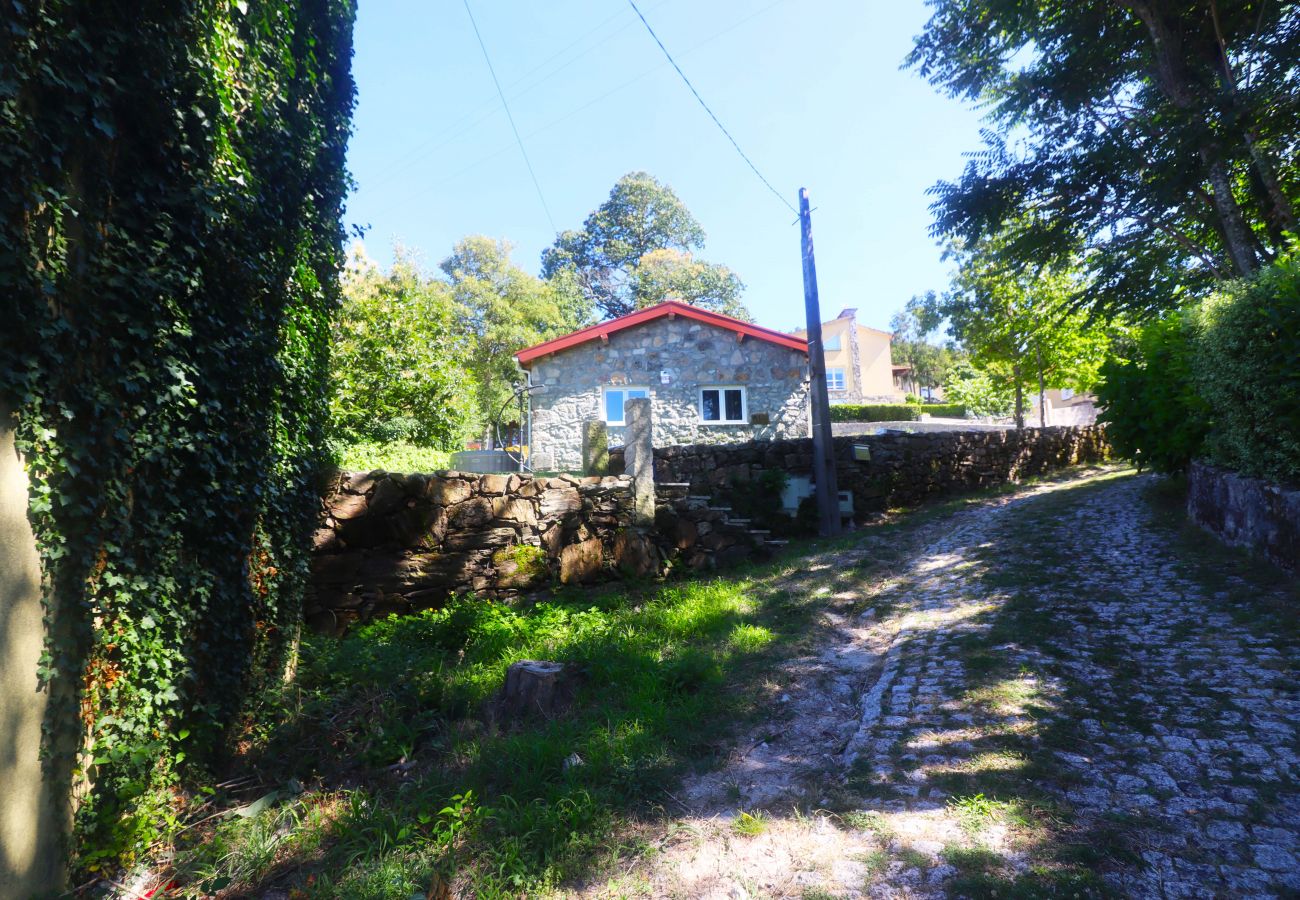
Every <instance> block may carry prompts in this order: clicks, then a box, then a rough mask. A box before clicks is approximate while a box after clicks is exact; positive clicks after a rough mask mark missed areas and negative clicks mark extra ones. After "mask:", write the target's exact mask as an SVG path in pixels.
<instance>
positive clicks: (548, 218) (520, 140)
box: [463, 0, 757, 232]
mask: <svg viewBox="0 0 1300 900" xmlns="http://www.w3.org/2000/svg"><path fill="white" fill-rule="evenodd" d="M463 2H464V4H465V12H467V13H468V14H469V23H470V24H471V25H473V26H474V37H476V38H478V46H479V49H480V50H482V51H483V59H484V60H485V61H486V62H487V67H488V71H489V72H491V73H492V83H493V84H495V85H496V86H497V96H499V97H500V98H501V106H502V107H504V108H505V111H506V118H507V119H509V120H510V130H511V131H513V132H514V133H515V143H517V144H518V145H519V153H520V154H521V155H522V156H523V158H524V165H525V166H527V167H528V174H529V175H530V176H532V179H533V187H535V188H537V199H538V200H541V201H542V209H543V210H545V211H546V221H548V222H550V223H551V231H554V232H558V231H559V229H558V228H556V227H555V219H553V218H552V217H551V208H550V207H549V206H547V205H546V195H545V194H543V193H542V184H541V182H539V181H538V180H537V173H536V172H534V171H533V163H532V161H531V160H530V159H529V158H528V151H527V150H525V149H524V139H523V138H521V137H520V136H519V129H518V128H517V127H516V126H515V117H514V116H512V115H511V114H510V104H509V103H507V102H506V92H505V91H503V90H501V82H500V81H499V80H498V79H497V70H496V69H494V68H493V67H492V57H490V56H488V51H487V45H486V44H484V43H483V35H482V34H480V33H479V30H478V22H476V21H474V11H473V10H472V9H470V8H469V0H463ZM635 8H636V7H633V9H635ZM637 15H640V12H639V11H638V13H637ZM755 171H757V170H755Z"/></svg>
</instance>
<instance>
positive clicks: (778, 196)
mask: <svg viewBox="0 0 1300 900" xmlns="http://www.w3.org/2000/svg"><path fill="white" fill-rule="evenodd" d="M466 2H468V0H466ZM627 2H628V4H629V5H630V6H631V7H632V11H633V12H635V13H636V15H637V18H639V19H640V20H641V24H642V25H644V26H645V29H646V31H648V32H650V37H652V38H654V41H655V43H656V44H658V45H659V49H660V50H662V51H663V52H664V56H666V57H668V61H669V62H670V63H672V65H673V68H674V69H676V70H677V74H678V75H680V76H681V77H682V81H683V82H685V84H686V86H687V87H688V88H690V90H691V93H692V94H694V95H695V99H696V100H698V101H699V102H700V106H702V107H704V111H705V112H706V113H708V114H709V118H710V119H712V120H713V124H714V125H717V126H718V130H719V131H721V132H722V133H723V134H724V135H726V137H727V140H729V141H731V146H733V147H735V148H736V152H737V153H739V154H740V158H741V159H743V160H744V161H745V163H746V165H748V166H749V167H750V168H751V169H753V170H754V174H755V175H757V176H758V180H759V181H761V182H763V184H764V185H766V187H767V189H768V190H769V191H771V192H772V196H774V197H776V199H778V200H780V201H781V202H782V203H784V204H785V205H786V208H787V209H789V210H790V212H792V213H794V214H795V215H796V216H797V215H799V210H797V209H795V208H794V204H793V203H791V202H790V201H789V200H787V199H785V196H784V195H783V194H782V193H781V192H780V191H778V190H777V189H776V188H774V187H772V182H770V181H768V180H767V178H765V177H764V176H763V173H762V172H760V171H759V170H758V166H756V165H754V161H753V160H752V159H750V158H749V157H748V156H747V155H746V154H745V151H744V150H742V149H740V144H738V143H737V142H736V139H735V138H734V137H732V136H731V132H730V131H728V130H727V129H726V126H724V125H723V124H722V122H721V121H720V120H719V119H718V117H717V116H716V115H714V113H713V110H711V109H709V104H707V103H705V102H704V98H703V97H701V96H700V92H699V91H697V90H696V89H695V85H693V84H691V80H690V79H689V78H687V77H686V73H685V72H683V71H682V67H681V66H679V65H677V60H675V59H673V55H672V54H671V53H669V52H668V48H667V47H665V46H664V42H663V41H661V40H659V35H657V34H655V30H654V29H653V28H651V27H650V23H649V22H647V21H646V17H645V16H643V15H642V14H641V10H640V9H639V8H638V7H637V5H636V0H627Z"/></svg>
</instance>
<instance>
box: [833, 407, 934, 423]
mask: <svg viewBox="0 0 1300 900" xmlns="http://www.w3.org/2000/svg"><path fill="white" fill-rule="evenodd" d="M920 417H921V414H920V412H919V407H916V406H912V405H909V404H907V403H868V404H861V405H855V404H844V405H842V406H832V407H831V421H832V422H915V421H916V420H917V419H919V418H920Z"/></svg>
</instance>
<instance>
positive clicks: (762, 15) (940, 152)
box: [348, 0, 979, 329]
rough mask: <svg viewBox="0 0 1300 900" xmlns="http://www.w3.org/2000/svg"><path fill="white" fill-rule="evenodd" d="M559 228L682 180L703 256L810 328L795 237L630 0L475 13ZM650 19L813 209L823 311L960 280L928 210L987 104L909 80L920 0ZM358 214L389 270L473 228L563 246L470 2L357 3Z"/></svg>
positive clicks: (755, 299)
mask: <svg viewBox="0 0 1300 900" xmlns="http://www.w3.org/2000/svg"><path fill="white" fill-rule="evenodd" d="M471 5H472V7H473V9H474V14H475V17H476V18H477V20H478V24H479V28H480V29H481V31H482V33H483V39H484V41H485V42H486V43H487V47H488V51H489V53H491V55H492V62H493V65H494V66H495V67H496V71H497V75H498V77H499V78H500V79H501V82H502V85H503V87H504V88H505V91H506V96H507V98H508V100H509V101H510V105H511V111H512V112H513V114H514V118H515V121H516V123H517V124H518V126H519V131H520V133H521V135H522V136H523V139H524V144H525V146H526V147H527V149H528V153H529V156H530V158H531V159H532V163H533V167H534V169H535V170H536V172H537V177H538V180H539V181H540V183H541V186H542V190H543V192H544V194H545V197H546V202H547V204H548V205H549V207H550V211H551V214H552V216H553V217H554V221H555V226H556V228H558V229H565V228H577V227H579V226H580V225H581V223H582V220H583V219H584V218H585V217H586V215H587V214H588V213H589V212H590V211H591V210H593V209H594V208H595V207H596V206H597V205H599V204H600V203H601V202H602V201H603V200H604V199H605V197H606V196H607V195H608V193H609V190H610V188H611V187H612V186H613V184H614V182H615V181H616V180H617V179H618V178H619V176H621V175H623V174H624V173H626V172H630V171H634V170H637V169H643V170H645V171H648V172H650V173H651V174H653V175H655V176H656V177H657V178H659V179H660V180H661V181H664V182H666V183H668V184H669V185H671V186H672V187H673V189H674V190H675V191H677V193H678V194H679V195H680V196H681V198H682V199H683V200H684V201H685V203H686V205H687V206H688V207H689V208H690V209H691V211H692V212H693V213H694V214H695V216H696V218H697V219H699V221H700V223H701V224H702V225H703V227H704V229H705V231H706V232H707V233H708V243H707V244H706V246H705V248H704V250H703V252H702V253H701V254H700V255H701V257H703V258H706V259H710V260H713V261H716V262H721V263H725V264H727V265H729V266H731V267H732V268H733V269H735V270H736V271H737V272H738V273H739V274H740V276H741V277H742V278H743V279H744V281H745V283H746V285H747V290H746V292H745V302H746V303H747V304H748V306H749V308H750V309H751V310H752V311H753V313H754V315H755V317H756V318H757V320H758V321H759V322H760V323H761V324H764V325H768V326H771V327H776V328H783V329H788V328H794V327H797V326H801V325H802V324H803V288H802V280H801V273H800V267H799V235H798V229H797V228H795V227H794V226H793V225H792V224H791V223H792V219H793V216H792V215H791V213H790V211H789V210H788V209H786V208H785V206H783V205H782V204H781V203H780V202H779V201H778V200H777V198H776V197H774V196H772V194H771V193H769V192H768V191H767V189H766V188H765V187H763V185H762V184H761V183H760V182H759V181H758V179H757V178H755V177H754V175H753V173H752V172H750V171H749V169H748V168H747V167H746V166H745V164H744V162H743V161H742V160H741V159H740V158H739V157H738V156H737V155H736V153H735V151H734V150H733V149H732V147H731V145H730V144H729V143H728V142H727V140H726V138H725V137H724V136H723V135H722V134H721V133H720V132H719V131H718V130H717V129H716V127H715V126H714V125H713V123H712V122H711V121H710V120H709V119H708V117H707V115H706V114H705V112H704V111H703V110H702V109H700V108H699V106H698V105H697V104H696V102H695V99H694V98H693V97H692V96H691V94H690V92H689V91H688V90H687V88H686V86H685V85H683V84H682V83H681V81H680V80H679V79H678V77H677V74H676V73H675V72H674V71H673V70H672V68H671V67H670V66H669V65H668V63H667V61H666V60H665V59H664V58H663V56H662V54H661V52H660V51H659V48H658V47H657V46H655V44H654V42H653V41H652V40H651V38H650V36H649V35H648V34H647V33H646V31H645V29H644V27H643V26H642V25H641V23H640V21H639V20H637V19H636V17H635V14H634V13H633V12H632V10H631V8H630V7H629V6H628V4H627V3H626V0H547V2H542V3H539V2H532V3H527V2H522V0H471ZM639 5H640V6H641V9H642V11H643V12H644V13H645V15H646V18H647V19H649V21H650V23H651V24H652V25H653V26H654V28H655V30H656V31H657V32H658V34H659V37H660V38H661V39H662V40H663V41H664V43H665V44H666V45H667V46H668V49H669V50H670V51H672V53H673V54H674V56H675V57H676V58H677V61H678V63H679V64H680V65H681V66H682V68H683V69H684V70H685V72H686V74H687V75H688V76H689V77H690V78H691V80H692V81H693V82H694V83H695V86H696V87H697V88H698V89H699V90H700V92H701V94H703V96H704V98H705V100H706V101H707V102H708V103H709V105H710V106H711V107H712V108H713V110H714V112H715V113H717V115H718V116H719V118H721V120H722V122H723V123H724V124H725V125H726V126H727V128H728V129H729V130H730V131H731V133H732V134H733V135H735V137H736V138H737V140H738V141H739V142H740V144H741V146H742V147H744V148H745V151H746V152H747V153H748V154H749V156H750V157H751V158H752V159H753V160H754V161H755V162H756V163H757V164H758V166H759V168H760V169H762V170H763V172H764V174H765V175H766V176H767V177H768V179H769V180H771V181H772V183H773V184H775V185H776V187H777V188H778V189H779V190H781V191H782V192H783V193H784V194H785V195H786V196H787V197H788V199H790V200H791V202H794V199H795V197H796V193H797V191H798V189H799V188H800V187H807V188H808V190H809V192H810V195H811V197H812V201H813V206H814V213H813V234H814V237H815V240H816V247H817V267H818V275H819V287H820V292H821V301H822V311H823V316H824V318H829V317H831V316H834V315H835V314H836V313H838V312H839V310H840V309H841V308H842V307H845V306H856V307H857V308H858V310H859V316H860V318H861V319H862V321H863V322H864V323H865V324H869V325H874V326H876V327H881V328H884V327H887V326H888V323H889V318H890V316H891V315H892V314H893V313H894V312H895V311H896V310H898V309H899V308H901V307H902V306H903V304H905V303H906V302H907V300H908V298H909V297H911V296H912V295H913V294H915V293H920V292H923V291H925V290H928V289H938V288H942V287H943V286H944V285H945V284H946V283H947V266H946V264H944V263H942V262H941V261H940V259H939V249H938V248H937V247H936V245H935V243H934V241H933V240H932V239H931V238H930V237H929V235H928V234H927V228H928V226H929V224H930V214H929V211H928V208H927V207H928V205H929V202H930V201H929V198H928V197H927V196H926V194H925V191H926V189H927V188H928V187H930V186H931V185H932V184H933V183H934V182H935V181H936V180H938V179H940V178H951V177H954V176H956V175H957V174H958V173H959V172H960V171H961V168H962V165H963V159H962V153H963V152H965V151H968V150H972V149H975V148H976V147H977V145H978V127H979V114H978V111H976V110H973V109H970V108H969V107H966V106H964V105H962V104H960V103H957V102H956V101H952V100H949V99H947V98H945V97H942V96H940V95H939V94H938V93H936V92H935V91H934V89H933V88H931V87H930V86H929V85H928V84H927V83H926V82H924V81H922V80H921V79H920V78H919V77H918V76H917V75H916V74H915V73H913V72H911V71H902V70H900V69H899V64H900V63H901V61H902V59H903V57H904V55H905V54H906V53H907V52H908V50H909V48H910V47H911V40H912V37H913V36H914V35H915V34H916V33H917V32H918V31H919V30H920V29H921V26H922V24H923V23H924V21H925V19H926V9H925V7H924V5H923V3H922V2H921V0H893V2H884V0H876V2H862V0H858V2H847V0H844V2H817V0H775V2H774V0H725V2H701V0H639ZM354 66H355V68H354V71H355V74H356V79H357V86H358V92H359V98H358V106H357V111H356V133H355V135H354V137H353V139H352V144H351V149H350V152H349V163H350V167H351V170H352V173H353V175H354V177H355V178H356V180H357V182H358V186H357V190H356V192H355V194H354V195H353V197H352V198H351V200H350V202H349V205H348V220H349V221H350V222H352V223H355V224H360V225H363V226H368V229H369V230H368V232H367V235H366V238H365V243H366V248H367V251H368V252H369V253H370V255H371V256H372V257H374V258H375V259H376V260H378V261H379V262H380V263H382V264H387V263H388V262H389V261H390V260H391V258H392V248H393V246H394V245H395V244H398V243H400V244H402V245H404V246H406V247H407V248H409V249H411V250H413V251H415V252H416V253H417V254H418V256H419V257H420V258H421V259H422V260H423V262H425V263H426V264H427V265H429V266H434V265H436V264H437V263H438V261H439V260H441V259H442V258H443V257H445V256H446V255H447V254H448V252H449V251H450V249H451V247H452V245H453V244H454V243H455V242H456V241H457V240H458V239H459V238H461V237H463V236H465V235H468V234H486V235H490V236H492V237H500V238H506V239H508V240H510V241H511V242H512V243H514V245H515V253H514V258H515V260H516V261H517V262H518V263H519V264H520V265H522V266H523V267H524V268H526V269H528V270H529V271H533V272H536V271H537V270H538V269H539V267H540V254H541V251H542V248H544V247H545V246H547V245H548V244H550V242H551V241H552V239H553V238H554V231H553V230H552V228H551V226H550V224H549V223H548V222H547V217H546V213H545V211H544V210H543V208H542V204H541V202H540V201H539V200H538V197H537V192H536V190H535V189H534V187H533V184H532V182H531V180H530V179H529V176H528V171H527V169H526V168H525V166H524V162H523V159H522V158H521V156H520V153H519V149H518V147H517V146H516V145H515V141H514V137H513V135H512V134H511V132H510V125H509V123H508V121H507V119H506V116H505V113H504V112H503V111H502V109H501V103H500V101H499V100H498V98H497V95H496V91H495V88H494V87H493V85H492V79H491V75H490V74H489V72H488V69H487V66H486V64H485V63H484V61H483V57H482V53H481V51H480V50H479V47H478V44H477V42H476V41H475V39H474V33H473V30H472V28H471V25H470V22H469V18H468V17H467V15H466V13H465V9H464V7H463V5H462V4H461V3H460V2H458V0H435V2H409V0H408V2H395V0H361V2H360V5H359V14H358V18H357V28H356V58H355V63H354Z"/></svg>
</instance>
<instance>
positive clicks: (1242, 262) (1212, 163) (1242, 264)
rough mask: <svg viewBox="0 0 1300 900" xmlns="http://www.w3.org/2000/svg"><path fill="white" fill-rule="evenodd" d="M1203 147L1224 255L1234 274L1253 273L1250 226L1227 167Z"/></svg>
mask: <svg viewBox="0 0 1300 900" xmlns="http://www.w3.org/2000/svg"><path fill="white" fill-rule="evenodd" d="M1211 152H1212V151H1210V150H1209V149H1207V148H1203V149H1202V150H1201V159H1202V161H1204V163H1205V170H1206V172H1207V174H1208V177H1209V180H1210V188H1211V192H1210V195H1211V196H1212V197H1213V198H1214V209H1215V211H1216V212H1217V213H1218V214H1219V222H1220V224H1221V225H1222V226H1223V228H1222V233H1223V240H1224V243H1226V244H1227V245H1228V256H1229V257H1230V258H1231V259H1232V264H1233V266H1235V267H1236V269H1237V274H1238V275H1243V276H1244V275H1253V274H1254V273H1255V272H1256V271H1257V270H1258V269H1259V256H1258V255H1257V254H1256V253H1255V248H1254V247H1252V246H1251V234H1250V229H1249V228H1248V227H1247V226H1246V218H1245V216H1243V215H1242V214H1241V207H1240V206H1239V205H1238V204H1237V199H1236V198H1235V197H1234V196H1233V195H1232V181H1231V179H1230V178H1229V177H1228V167H1227V166H1226V165H1225V164H1224V162H1223V160H1222V159H1215V158H1213V157H1212V156H1211Z"/></svg>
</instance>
